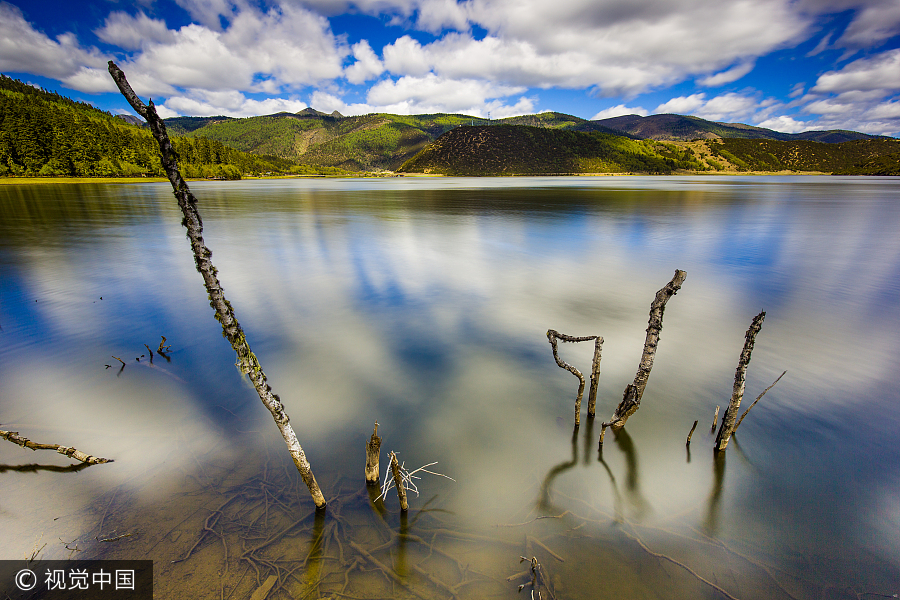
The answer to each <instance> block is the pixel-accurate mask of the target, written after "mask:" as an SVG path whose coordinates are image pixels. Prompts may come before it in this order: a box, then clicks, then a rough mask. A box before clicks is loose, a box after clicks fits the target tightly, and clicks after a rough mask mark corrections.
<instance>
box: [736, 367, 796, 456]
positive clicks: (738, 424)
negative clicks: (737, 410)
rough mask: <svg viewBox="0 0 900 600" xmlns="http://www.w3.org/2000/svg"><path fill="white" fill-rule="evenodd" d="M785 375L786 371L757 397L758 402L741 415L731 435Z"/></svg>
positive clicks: (754, 402)
mask: <svg viewBox="0 0 900 600" xmlns="http://www.w3.org/2000/svg"><path fill="white" fill-rule="evenodd" d="M785 373H787V371H784V372H783V373H782V374H781V375H779V376H778V379H776V380H775V381H773V382H772V385H770V386H769V387H767V388H766V389H764V390H763V391H762V393H761V394H760V395H759V396H757V397H756V400H754V401H753V404H751V405H750V406H749V407H748V408H747V410H745V411H744V414H742V415H741V418H740V419H738V422H737V423H736V424H735V425H734V431H732V432H731V435H734V433H735V432H736V431H737V428H738V427H740V426H741V423H742V422H743V421H744V417H746V416H747V413H748V412H750V409H751V408H753V407H754V406H756V403H757V402H759V401H760V400H761V399H762V397H763V396H765V395H766V392H768V391H769V390H771V389H772V388H773V387H775V384H776V383H778V382H779V381H781V378H782V377H784V374H785ZM735 443H737V442H735Z"/></svg>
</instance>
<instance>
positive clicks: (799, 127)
mask: <svg viewBox="0 0 900 600" xmlns="http://www.w3.org/2000/svg"><path fill="white" fill-rule="evenodd" d="M757 125H758V126H759V127H765V128H766V129H773V130H775V131H781V132H783V133H800V132H801V131H809V130H810V129H815V127H811V126H810V125H809V123H807V122H805V121H797V120H796V119H794V118H793V117H788V116H785V115H782V116H779V117H772V118H769V119H766V120H765V121H761V122H759V123H757Z"/></svg>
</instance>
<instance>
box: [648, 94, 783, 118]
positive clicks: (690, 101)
mask: <svg viewBox="0 0 900 600" xmlns="http://www.w3.org/2000/svg"><path fill="white" fill-rule="evenodd" d="M780 107H781V105H779V104H778V103H776V102H775V101H774V100H772V99H766V100H762V101H761V100H759V98H758V97H757V96H756V95H744V94H735V93H727V94H721V95H719V96H715V97H713V98H710V99H707V97H706V94H704V93H699V94H691V95H690V96H679V97H677V98H672V99H671V100H669V101H668V102H664V103H663V104H660V105H659V106H657V107H656V110H655V111H654V112H655V113H657V114H664V113H673V114H680V115H684V114H689V115H695V116H698V117H700V118H702V119H708V120H710V121H721V122H725V123H734V122H748V121H749V122H755V121H759V120H762V119H766V118H768V116H769V114H770V113H772V112H773V111H775V110H777V109H778V108H780Z"/></svg>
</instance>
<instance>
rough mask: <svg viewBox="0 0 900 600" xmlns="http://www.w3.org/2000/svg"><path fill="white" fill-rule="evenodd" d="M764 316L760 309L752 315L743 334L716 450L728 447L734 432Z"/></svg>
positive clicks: (717, 436)
mask: <svg viewBox="0 0 900 600" xmlns="http://www.w3.org/2000/svg"><path fill="white" fill-rule="evenodd" d="M765 318H766V311H762V312H761V313H759V314H758V315H756V316H755V317H753V321H752V322H751V323H750V327H749V328H748V329H747V333H746V334H745V335H744V349H743V350H742V351H741V358H740V359H739V360H738V366H737V370H736V371H735V373H734V387H733V388H732V390H731V402H730V403H729V404H728V408H726V409H725V415H724V416H723V417H722V424H721V425H719V433H718V434H716V447H715V448H716V452H721V451H722V450H725V448H727V447H728V440H730V439H731V434H732V433H733V432H734V428H735V421H737V414H738V409H740V407H741V399H742V398H743V397H744V385H745V383H746V376H747V365H749V364H750V355H751V354H752V353H753V344H754V343H755V342H756V334H758V333H759V330H760V329H762V324H763V320H765ZM772 385H774V384H772ZM763 393H765V392H763Z"/></svg>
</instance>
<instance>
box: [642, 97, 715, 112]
mask: <svg viewBox="0 0 900 600" xmlns="http://www.w3.org/2000/svg"><path fill="white" fill-rule="evenodd" d="M705 103H706V94H691V95H690V96H679V97H677V98H672V99H671V100H669V101H668V102H664V103H663V104H660V105H659V106H657V107H656V110H654V111H653V112H654V113H656V114H670V113H671V114H676V115H685V114H691V113H693V112H694V111H695V110H697V109H699V108H700V107H702V106H703V105H704V104H705Z"/></svg>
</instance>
